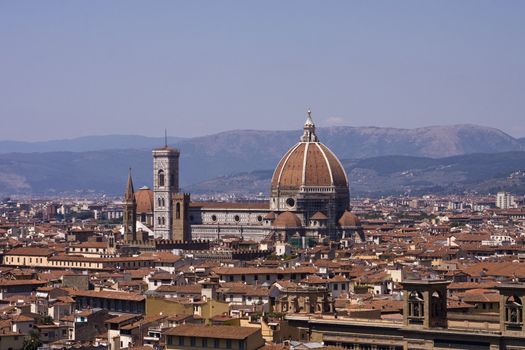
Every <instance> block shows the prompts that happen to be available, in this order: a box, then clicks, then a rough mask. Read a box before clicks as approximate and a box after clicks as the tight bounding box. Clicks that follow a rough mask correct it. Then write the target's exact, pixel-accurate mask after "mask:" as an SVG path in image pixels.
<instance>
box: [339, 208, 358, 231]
mask: <svg viewBox="0 0 525 350" xmlns="http://www.w3.org/2000/svg"><path fill="white" fill-rule="evenodd" d="M337 223H338V224H339V226H341V227H356V226H361V221H359V218H358V217H357V216H356V215H355V214H353V213H351V212H349V211H348V210H345V212H344V213H343V215H342V216H341V218H340V219H339V221H338V222H337Z"/></svg>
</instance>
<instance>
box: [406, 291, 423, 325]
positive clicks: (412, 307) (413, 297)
mask: <svg viewBox="0 0 525 350" xmlns="http://www.w3.org/2000/svg"><path fill="white" fill-rule="evenodd" d="M423 305H424V301H423V295H422V294H421V293H420V292H415V291H414V292H411V293H410V295H409V296H408V317H409V318H411V319H414V320H419V319H422V318H423V317H424V316H425V310H424V306H423Z"/></svg>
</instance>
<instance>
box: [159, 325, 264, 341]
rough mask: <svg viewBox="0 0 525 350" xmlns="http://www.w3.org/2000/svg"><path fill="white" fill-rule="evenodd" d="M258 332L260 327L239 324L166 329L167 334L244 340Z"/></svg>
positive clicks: (185, 326)
mask: <svg viewBox="0 0 525 350" xmlns="http://www.w3.org/2000/svg"><path fill="white" fill-rule="evenodd" d="M257 332H260V328H256V327H238V326H201V325H190V324H183V325H180V326H178V327H175V328H172V329H169V330H168V331H166V335H175V336H183V337H200V338H217V339H238V340H243V339H246V338H248V337H249V336H251V335H252V334H255V333H257Z"/></svg>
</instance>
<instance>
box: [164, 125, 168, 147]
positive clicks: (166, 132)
mask: <svg viewBox="0 0 525 350" xmlns="http://www.w3.org/2000/svg"><path fill="white" fill-rule="evenodd" d="M164 147H166V148H168V129H164Z"/></svg>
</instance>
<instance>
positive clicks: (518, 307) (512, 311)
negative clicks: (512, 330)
mask: <svg viewBox="0 0 525 350" xmlns="http://www.w3.org/2000/svg"><path fill="white" fill-rule="evenodd" d="M505 323H506V324H507V326H509V327H513V326H514V327H516V326H519V327H521V325H522V324H523V304H522V302H521V299H520V298H519V297H517V296H511V297H509V298H508V299H507V301H506V303H505Z"/></svg>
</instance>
